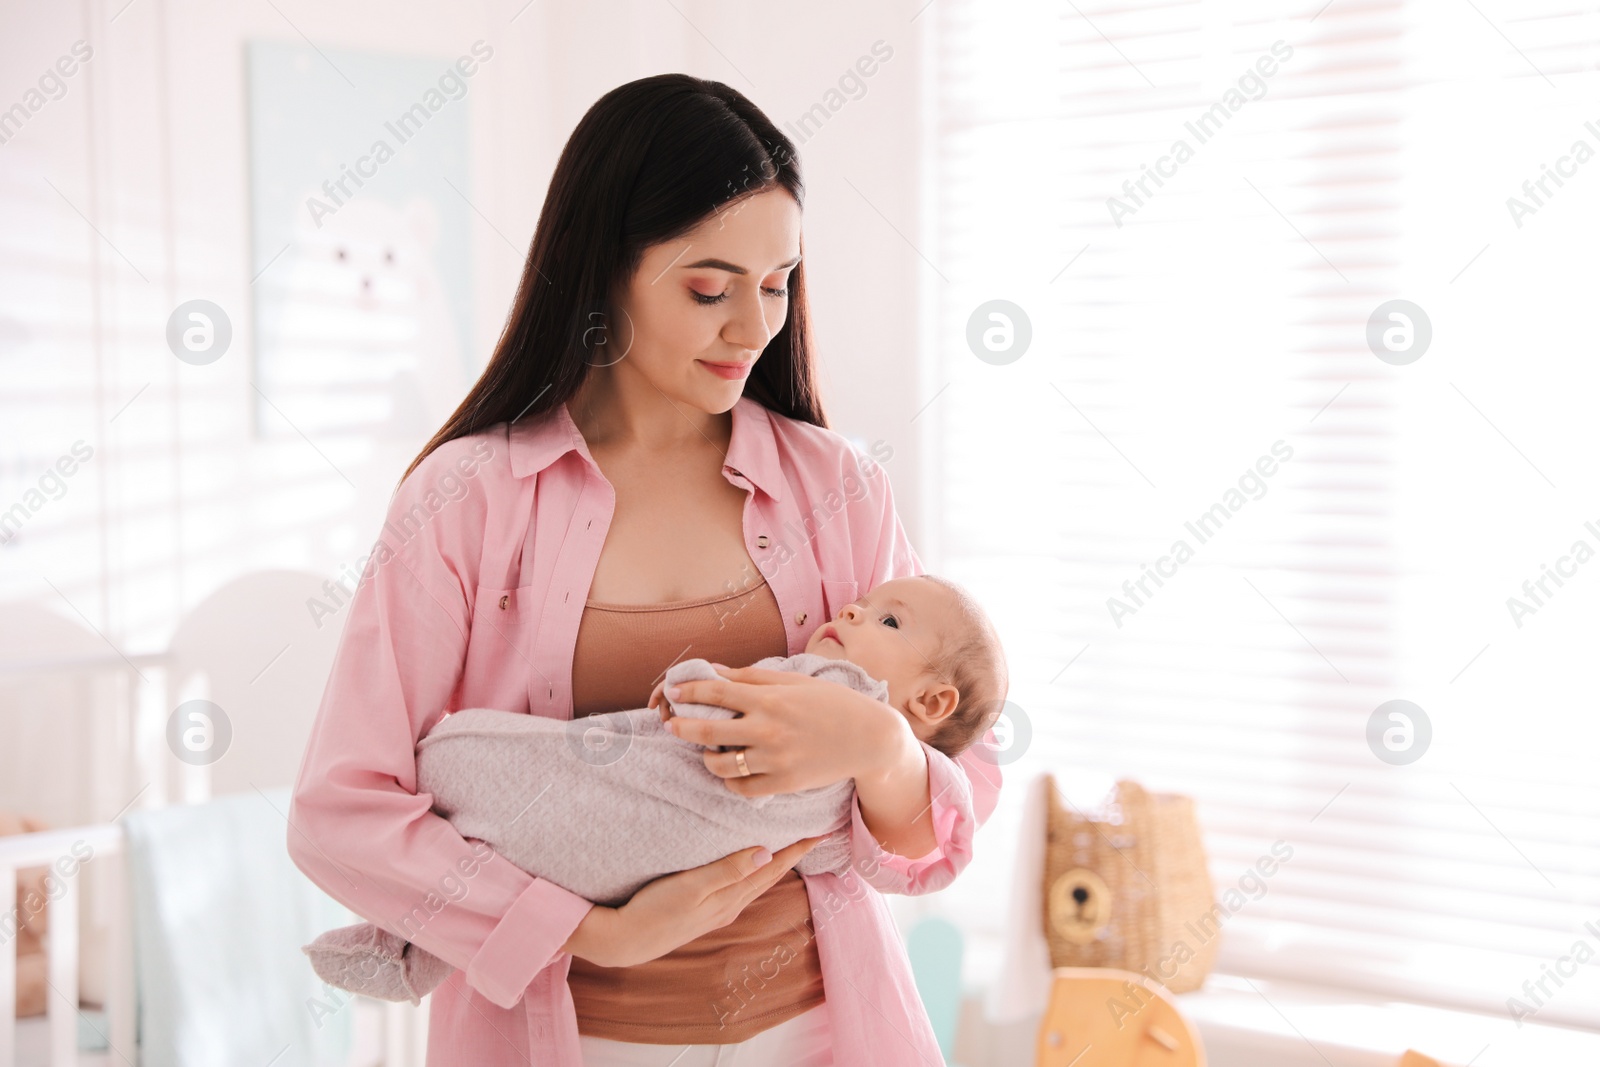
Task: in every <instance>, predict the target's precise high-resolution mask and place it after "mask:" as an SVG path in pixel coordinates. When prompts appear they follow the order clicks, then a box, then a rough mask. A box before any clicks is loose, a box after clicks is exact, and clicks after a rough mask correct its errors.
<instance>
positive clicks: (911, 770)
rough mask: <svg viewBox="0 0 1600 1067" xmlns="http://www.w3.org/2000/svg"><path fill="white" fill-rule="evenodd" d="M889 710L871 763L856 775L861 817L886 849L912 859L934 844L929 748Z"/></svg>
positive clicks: (894, 712)
mask: <svg viewBox="0 0 1600 1067" xmlns="http://www.w3.org/2000/svg"><path fill="white" fill-rule="evenodd" d="M886 710H888V711H889V714H890V715H892V716H893V721H892V722H889V728H888V729H886V730H885V733H886V734H887V735H888V741H887V743H886V744H885V745H884V746H883V747H882V748H881V749H879V750H878V751H881V752H883V753H884V757H883V760H882V761H881V762H880V763H879V764H878V766H877V767H876V768H874V769H873V770H871V771H868V772H866V773H864V774H858V775H857V776H856V780H855V782H856V801H857V803H858V804H859V805H860V808H861V820H862V821H863V822H864V823H866V825H867V829H868V830H870V831H871V832H872V836H873V837H875V838H876V839H877V841H878V844H880V845H882V846H883V848H884V850H885V851H888V852H893V853H894V854H896V855H899V856H907V857H909V858H911V859H916V858H919V857H921V856H925V855H927V854H928V853H929V852H932V851H933V849H934V847H935V846H936V845H937V844H938V838H937V837H936V835H935V833H934V827H933V797H932V796H931V795H930V794H929V792H928V754H927V752H925V751H924V750H923V748H922V743H921V742H920V741H918V740H917V737H916V735H915V734H913V733H912V732H911V726H910V724H909V723H907V722H906V720H905V719H904V718H903V717H901V715H900V713H899V712H896V711H894V710H893V709H888V708H886Z"/></svg>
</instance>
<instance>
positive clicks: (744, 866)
mask: <svg viewBox="0 0 1600 1067" xmlns="http://www.w3.org/2000/svg"><path fill="white" fill-rule="evenodd" d="M821 840H822V838H821V837H808V838H805V839H803V840H800V841H796V842H795V843H794V844H792V845H790V846H788V847H787V848H783V849H779V850H778V852H777V853H776V854H773V853H769V852H768V851H767V850H766V849H764V848H760V847H756V848H747V849H743V850H741V851H739V852H735V853H733V854H731V855H728V856H724V857H723V858H722V859H720V860H713V861H712V862H710V863H708V864H706V865H705V866H703V867H691V868H690V869H689V870H687V871H679V872H677V873H676V874H667V875H663V876H661V877H660V878H657V879H656V880H655V881H653V882H650V883H648V884H647V885H645V886H643V887H642V888H640V890H639V891H638V892H637V893H635V894H634V895H633V897H632V898H631V899H630V900H629V901H628V902H627V903H626V904H624V905H622V906H621V907H620V908H608V907H605V906H603V905H599V904H597V905H595V906H594V907H592V908H590V909H589V911H588V913H587V914H585V915H584V917H583V920H582V921H581V922H580V923H579V924H578V927H577V929H575V930H574V931H573V932H572V936H570V937H569V938H567V942H566V944H565V945H563V946H562V949H563V950H564V951H566V952H570V953H572V955H574V956H579V957H581V958H583V959H586V960H588V961H589V962H590V963H593V964H595V965H597V966H600V967H633V966H636V965H638V964H641V963H648V962H649V961H650V960H653V959H656V958H657V957H660V956H665V955H666V954H667V953H669V952H671V951H672V950H673V949H675V948H678V947H679V946H681V945H686V944H688V943H689V942H690V941H693V940H694V939H695V938H697V937H699V936H700V935H702V934H705V933H709V932H710V931H712V930H716V929H720V928H721V927H724V926H727V925H728V924H729V923H731V922H733V920H734V919H736V918H737V917H738V915H739V913H740V912H742V911H744V909H745V906H746V905H747V904H749V903H750V902H751V901H752V900H754V899H756V897H759V896H760V895H761V894H762V893H765V892H766V891H767V890H768V889H771V888H772V887H773V886H774V885H776V884H777V881H778V879H779V878H782V877H783V876H784V875H786V874H788V873H789V871H790V870H791V869H792V868H793V867H794V865H795V864H796V863H798V862H800V857H802V856H804V855H805V854H806V853H807V852H810V851H811V849H812V848H813V847H814V846H815V845H816V843H817V842H818V841H821ZM760 857H769V858H767V859H765V860H764V861H760V862H758V860H759V858H760Z"/></svg>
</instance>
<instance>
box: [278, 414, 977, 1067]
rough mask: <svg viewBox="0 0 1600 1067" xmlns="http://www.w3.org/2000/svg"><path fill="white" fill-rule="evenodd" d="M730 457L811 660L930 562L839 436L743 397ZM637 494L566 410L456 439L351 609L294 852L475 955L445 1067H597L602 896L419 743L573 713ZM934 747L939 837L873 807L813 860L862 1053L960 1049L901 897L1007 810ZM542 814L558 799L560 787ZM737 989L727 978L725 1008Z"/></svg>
mask: <svg viewBox="0 0 1600 1067" xmlns="http://www.w3.org/2000/svg"><path fill="white" fill-rule="evenodd" d="M722 473H723V476H724V477H725V478H727V479H728V480H729V481H730V482H731V483H733V484H734V485H736V486H738V487H740V488H741V489H744V490H746V492H747V494H748V495H747V497H746V502H745V509H744V541H745V547H746V549H747V550H748V551H749V553H750V558H751V560H753V561H754V562H755V564H756V565H757V566H758V567H759V568H760V569H761V573H762V575H763V576H765V577H766V579H767V581H768V583H769V585H770V587H771V589H772V593H773V595H774V596H775V597H776V598H777V601H778V606H779V608H781V609H782V612H783V622H784V629H785V631H786V633H787V636H788V643H789V654H791V655H792V654H794V653H797V652H800V651H803V650H804V648H805V644H806V641H807V639H808V638H809V637H810V635H811V632H812V631H813V630H815V629H816V628H817V627H818V626H819V625H821V624H822V623H823V622H825V621H827V620H828V619H830V618H832V617H833V615H834V614H835V613H836V612H837V611H838V610H839V609H840V608H841V607H843V606H844V605H845V604H847V603H849V602H850V601H852V600H854V599H855V598H856V597H857V596H858V595H859V594H860V593H862V592H865V591H869V590H871V589H872V588H873V587H875V586H877V585H878V584H879V583H881V582H884V581H887V580H888V579H890V578H896V577H903V576H906V575H913V574H921V573H923V568H922V563H921V561H920V560H919V559H918V557H917V554H916V552H915V551H914V550H913V549H912V547H911V544H910V542H909V541H908V540H907V538H906V535H905V530H904V529H903V527H902V526H901V524H900V521H899V517H898V516H897V515H896V513H895V509H894V501H893V497H892V495H891V493H890V489H889V480H888V477H887V476H886V475H885V474H884V473H883V471H882V468H881V467H878V466H877V465H876V464H874V463H873V462H871V461H870V460H868V459H866V458H865V457H862V456H861V455H860V454H859V453H858V452H857V451H856V450H855V449H854V448H852V447H851V446H850V444H849V443H848V442H847V441H846V440H845V439H844V438H843V437H841V436H840V435H839V434H837V433H835V432H833V431H831V430H824V429H821V428H819V427H816V426H812V425H810V424H808V423H803V422H798V421H795V420H793V419H789V418H786V417H783V416H781V415H777V414H775V413H773V412H770V411H768V410H767V409H766V408H765V407H763V406H762V405H761V404H759V403H758V402H756V401H755V400H753V399H751V398H749V397H744V398H741V399H740V400H739V401H738V402H737V403H736V404H735V405H734V408H733V429H732V439H731V441H730V442H729V447H728V455H727V458H726V462H725V463H724V465H723V468H722ZM615 504H616V493H615V491H614V490H613V489H612V487H611V485H610V483H609V482H607V481H606V480H605V478H604V477H603V476H602V474H601V472H600V468H599V466H598V465H597V464H596V463H595V462H594V458H593V457H592V456H591V455H590V453H589V449H588V446H587V444H586V443H585V441H584V438H583V435H582V434H581V433H580V432H579V431H578V428H577V425H576V424H575V423H574V422H573V421H572V417H571V415H570V414H569V413H568V411H567V409H566V407H565V405H562V406H559V407H557V408H556V409H555V410H553V411H551V412H548V413H546V414H545V415H543V416H541V417H539V418H538V419H528V420H524V421H522V422H518V423H512V424H505V423H501V424H498V425H496V426H493V427H491V428H490V429H488V430H485V431H483V432H482V433H478V434H474V435H471V436H468V437H463V438H459V439H457V440H454V441H451V442H448V443H447V444H445V445H443V446H441V447H440V448H438V449H436V450H435V451H434V452H433V453H431V454H430V455H429V456H428V457H427V458H426V459H425V460H423V462H422V463H421V464H420V465H419V466H418V467H417V469H416V470H415V471H413V472H412V474H411V476H410V477H409V478H407V479H406V480H405V482H404V484H403V485H402V486H401V487H400V489H399V491H398V492H397V493H396V495H395V497H394V499H393V501H392V502H391V504H390V506H389V512H388V520H387V522H385V524H384V527H383V531H382V534H381V536H380V538H379V540H378V542H377V543H376V544H375V545H374V547H373V554H372V556H371V558H370V560H369V561H368V562H367V564H366V567H365V570H364V572H363V575H362V581H361V583H360V584H359V586H358V587H357V590H356V593H355V595H354V597H353V598H352V599H351V601H350V603H349V605H348V606H347V608H346V610H347V611H348V612H349V617H348V619H347V620H346V622H345V628H344V633H343V635H342V636H341V638H340V642H339V650H338V654H337V656H336V658H335V660H334V664H333V671H332V674H331V676H330V677H329V679H328V685H327V689H326V691H325V692H324V694H323V698H322V704H321V708H320V710H319V711H318V713H317V720H316V724H315V726H314V727H313V729H312V733H311V739H310V742H309V744H308V746H307V748H306V755H305V760H304V762H303V763H302V765H301V768H300V775H299V779H298V781H297V782H296V783H295V790H294V796H293V802H292V805H291V810H290V815H289V822H290V830H289V837H288V844H289V853H290V855H291V856H292V857H293V858H294V861H295V863H296V864H297V865H298V866H299V867H300V869H301V870H302V871H304V872H305V873H306V874H307V875H308V876H309V877H310V878H311V879H312V880H313V881H314V882H316V883H317V884H318V885H319V886H321V887H322V888H323V889H324V890H325V891H327V892H328V893H329V894H330V895H331V896H333V897H334V898H335V899H337V900H339V901H341V902H342V903H344V904H345V905H346V906H348V907H349V908H350V909H351V910H353V911H355V912H356V913H358V914H360V915H362V916H364V917H366V918H367V919H369V920H371V921H372V922H375V923H378V924H379V925H381V926H384V927H386V928H388V929H390V930H392V931H394V932H395V933H398V934H400V935H401V936H404V937H406V938H407V939H408V940H410V941H412V942H414V943H416V944H417V945H420V946H421V947H423V948H425V949H427V950H428V951H429V952H432V953H433V954H434V955H436V956H439V957H440V958H442V959H444V960H446V961H448V962H450V963H452V964H454V965H455V966H456V967H457V968H458V969H457V971H456V973H455V974H453V975H452V976H451V977H450V979H449V980H448V981H447V982H446V983H445V984H444V985H441V986H440V987H439V988H438V989H436V990H435V991H434V993H433V997H432V1002H431V1003H432V1012H431V1015H430V1016H429V1037H428V1063H429V1064H430V1065H434V1067H444V1065H455V1064H461V1065H473V1067H499V1065H502V1064H504V1065H507V1067H510V1065H513V1064H518V1065H527V1064H538V1065H541V1067H542V1065H547V1064H548V1065H552V1067H581V1065H582V1056H581V1053H580V1051H579V1044H578V1029H577V1016H576V1013H575V1012H574V1010H573V1004H572V997H571V995H570V993H569V992H568V989H567V982H566V977H567V965H568V963H569V961H570V960H571V958H572V957H571V956H570V955H568V954H567V953H565V952H563V951H562V948H561V946H562V945H563V944H565V942H566V940H567V938H568V936H570V935H571V933H572V931H573V930H574V929H575V928H576V927H577V925H578V923H579V921H580V920H581V919H582V918H583V916H584V914H585V913H586V912H587V911H588V910H589V908H590V907H591V904H590V902H589V901H587V900H584V899H583V898H581V897H578V896H575V895H574V894H572V893H570V892H568V891H567V890H565V889H563V888H561V887H560V886H558V885H556V884H554V883H553V882H548V881H546V880H544V879H542V878H536V877H534V876H532V875H529V874H528V873H526V872H524V871H522V870H521V869H519V868H517V867H516V866H514V865H513V864H511V863H510V862H509V861H508V860H506V859H504V858H502V857H500V856H499V855H497V854H495V853H494V852H492V851H491V850H490V849H488V848H487V847H485V846H484V845H482V843H480V842H469V841H467V840H465V839H463V838H462V837H461V836H460V835H459V834H458V833H456V831H455V829H454V828H453V827H452V826H451V825H450V824H449V823H448V822H446V821H445V820H444V819H442V818H441V817H439V816H438V815H436V814H434V813H433V812H432V811H431V810H430V808H431V807H432V800H433V798H432V797H431V795H428V794H420V795H419V794H418V793H417V791H416V790H417V781H416V755H415V748H416V744H417V741H418V739H419V738H420V737H421V736H422V735H423V734H425V733H426V732H427V730H428V729H430V728H431V727H432V725H433V724H434V723H436V722H437V721H438V719H439V717H440V715H441V714H443V713H444V712H446V711H453V710H457V709H460V708H468V707H490V708H501V709H505V710H508V711H515V712H522V713H531V714H534V715H548V716H550V717H552V718H557V719H569V718H571V717H572V654H573V648H574V645H575V644H576V641H577V633H578V623H579V620H580V617H581V615H582V612H583V607H584V601H585V600H586V598H587V596H588V590H589V586H590V584H591V582H592V580H593V578H594V573H595V567H596V564H597V563H598V561H599V559H600V549H601V546H602V545H604V544H605V539H606V531H607V529H608V528H609V526H610V523H611V517H612V513H613V509H614V507H615ZM986 741H987V742H988V743H989V744H991V745H992V744H993V741H994V739H993V735H992V734H991V735H989V737H988V738H986ZM923 748H924V749H925V750H926V752H927V756H928V786H929V791H930V795H931V796H932V797H933V820H934V826H935V831H936V834H937V841H938V844H937V845H936V846H935V848H934V850H933V851H932V852H930V853H928V854H927V855H926V856H923V857H920V858H918V859H910V858H908V857H904V856H896V855H893V854H891V853H888V852H885V851H884V850H883V849H882V848H881V847H880V846H879V845H878V842H877V841H876V840H875V839H874V838H873V836H872V834H871V833H870V832H869V831H868V830H867V828H866V825H865V824H864V823H863V821H862V818H861V810H860V807H859V805H858V806H856V808H855V810H854V815H853V829H852V840H853V845H854V857H855V868H854V870H852V871H851V872H850V873H849V874H847V875H846V876H844V877H840V876H837V875H831V874H830V875H817V876H811V877H808V878H806V892H807V896H808V898H809V901H810V904H811V915H812V923H813V927H814V929H815V931H816V939H817V951H818V955H819V956H820V958H821V962H822V978H823V988H824V991H825V996H826V997H827V1002H828V1012H829V1018H830V1020H831V1024H832V1031H833V1039H834V1056H835V1062H836V1063H838V1064H841V1065H845V1064H862V1065H866V1064H873V1065H889V1067H895V1065H900V1064H905V1065H907V1067H910V1065H912V1064H927V1065H938V1064H942V1063H943V1060H942V1058H941V1057H940V1054H939V1050H938V1046H937V1043H936V1042H935V1040H934V1035H933V1030H932V1028H931V1026H930V1025H929V1022H928V1018H927V1015H926V1013H925V1012H924V1010H923V1008H922V1002H921V1000H920V999H919V998H918V996H917V991H916V986H915V984H914V983H913V981H912V976H911V969H910V965H909V961H908V959H907V957H906V953H905V949H904V947H903V945H902V944H901V942H900V939H899V937H898V935H897V932H896V929H895V926H894V923H893V919H892V917H891V915H890V913H889V910H888V907H887V905H886V903H885V902H884V900H883V898H882V897H881V896H880V895H879V894H880V892H882V893H911V894H915V893H926V892H930V891H932V890H936V889H940V888H942V887H944V886H945V885H947V884H949V882H950V881H951V880H952V879H953V878H954V877H955V876H956V874H957V873H958V872H959V871H960V870H961V869H962V868H963V867H965V866H966V864H967V862H968V861H969V860H970V859H971V857H972V837H973V831H974V830H975V829H976V828H977V826H978V825H979V824H980V823H981V822H982V821H983V820H985V819H987V818H988V817H989V814H990V812H992V811H993V810H994V805H995V802H996V800H997V798H998V794H999V789H1000V773H999V768H998V767H997V766H996V765H995V764H994V763H993V762H992V761H988V760H985V759H983V758H982V757H981V756H979V755H978V751H979V750H978V748H977V746H974V748H972V749H969V750H968V751H967V752H966V753H964V754H963V755H962V756H961V757H960V758H959V759H957V760H951V759H950V758H948V757H947V756H945V755H944V754H943V753H941V752H939V751H937V750H936V749H933V748H931V747H929V746H928V745H926V744H924V745H923ZM991 751H992V749H991ZM530 799H531V798H530ZM526 814H527V817H532V818H539V817H541V813H540V811H539V806H538V804H537V802H535V803H534V804H533V805H532V807H531V808H530V810H529V811H528V812H527V813H526ZM543 817H549V816H543ZM857 872H859V877H858V876H857ZM759 981H760V979H759V977H757V976H752V982H751V988H752V989H755V988H758V987H759ZM724 995H725V991H723V990H708V991H707V1000H708V1003H709V1002H710V1001H713V1000H715V999H717V998H718V997H721V996H724Z"/></svg>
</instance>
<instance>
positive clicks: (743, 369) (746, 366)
mask: <svg viewBox="0 0 1600 1067" xmlns="http://www.w3.org/2000/svg"><path fill="white" fill-rule="evenodd" d="M695 362H696V363H698V364H700V365H701V366H702V367H704V368H705V369H706V370H708V371H710V372H711V373H712V374H715V375H716V376H717V377H719V378H726V379H728V380H729V381H738V380H739V379H740V378H743V377H744V376H745V375H747V374H749V373H750V368H751V367H753V366H755V360H751V361H750V362H749V363H712V362H711V361H709V360H704V359H697V360H695Z"/></svg>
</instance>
